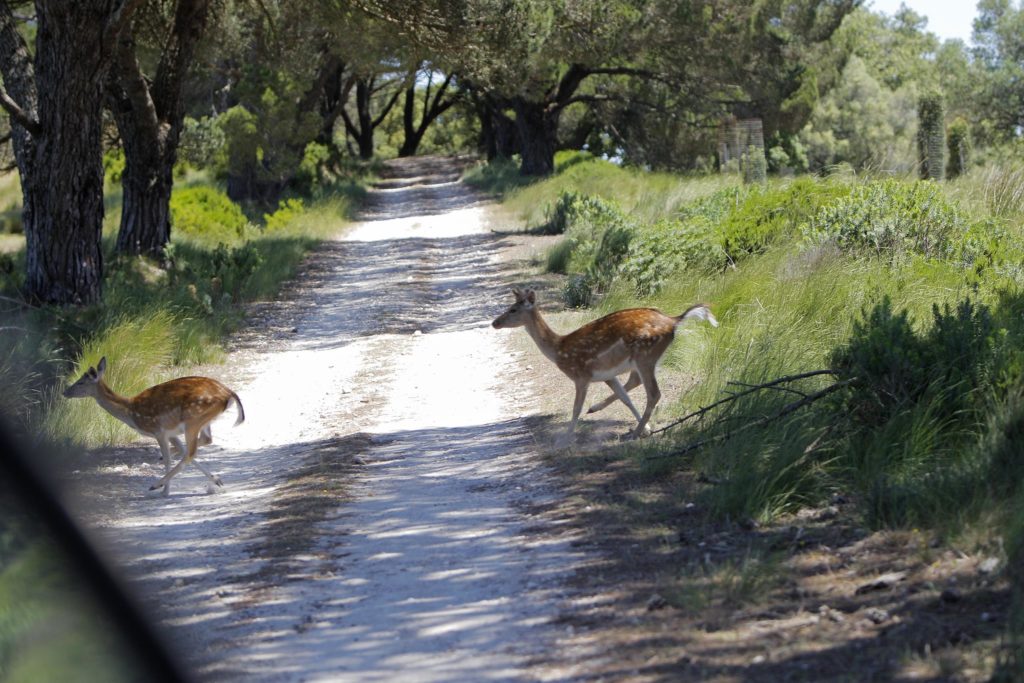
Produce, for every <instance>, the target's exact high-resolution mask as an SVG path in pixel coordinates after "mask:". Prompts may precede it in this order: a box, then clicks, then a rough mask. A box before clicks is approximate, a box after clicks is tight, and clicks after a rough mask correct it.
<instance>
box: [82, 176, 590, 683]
mask: <svg viewBox="0 0 1024 683" xmlns="http://www.w3.org/2000/svg"><path fill="white" fill-rule="evenodd" d="M438 169H440V171H441V173H440V174H438V173H437V171H438ZM428 171H429V172H431V173H433V175H430V176H421V175H420V174H424V173H427V172H428ZM394 174H395V177H394V178H393V179H392V180H390V181H389V182H387V183H385V184H384V185H383V186H382V187H381V188H379V189H378V190H376V191H375V192H374V193H373V196H372V198H371V203H370V207H369V208H368V210H367V214H366V216H365V220H364V221H363V222H361V223H359V224H357V225H355V226H354V227H353V228H352V229H351V230H349V231H347V232H346V233H345V234H344V235H343V236H342V237H340V238H339V239H338V240H337V241H334V242H331V243H329V244H328V245H327V246H326V247H325V248H324V249H322V250H321V251H320V252H318V254H317V255H316V256H315V257H314V259H313V261H312V262H311V263H310V264H309V267H308V268H307V269H306V271H305V273H304V275H303V276H302V277H301V278H300V279H299V280H298V281H297V282H296V283H295V284H294V285H292V286H291V288H290V290H289V291H288V292H287V293H286V296H284V297H283V301H282V302H281V303H274V304H267V305H265V306H263V307H262V308H257V309H254V311H253V316H252V321H253V322H252V325H251V326H250V328H249V329H248V330H247V331H246V332H245V333H244V334H243V335H241V336H240V337H239V339H238V340H236V342H235V343H234V350H233V351H232V353H231V354H230V358H229V360H228V362H227V364H226V365H225V366H223V367H222V366H216V367H213V368H208V369H207V370H208V371H209V372H208V374H212V375H215V376H218V377H220V378H222V379H224V380H225V381H227V382H228V383H229V384H230V385H231V386H232V387H233V388H234V389H235V390H236V391H237V392H238V394H239V395H240V396H241V397H242V401H243V403H244V405H245V411H246V417H247V419H246V421H245V423H244V424H243V425H241V426H239V427H235V428H232V427H230V424H231V423H232V422H233V421H234V415H233V414H227V415H225V416H223V417H222V418H221V419H220V420H219V421H218V422H217V423H215V425H214V437H215V444H214V446H211V447H207V448H206V449H204V451H203V454H204V455H203V458H202V460H203V461H205V463H206V464H207V466H208V467H209V468H210V469H212V470H213V471H214V472H216V473H218V474H220V475H221V476H222V477H223V479H224V482H225V488H224V490H223V491H222V492H218V493H213V494H210V493H208V492H207V490H206V486H207V484H206V480H205V479H204V477H203V476H202V475H201V474H200V473H199V472H198V471H197V470H196V469H195V468H189V469H187V470H185V472H184V473H183V474H181V475H179V476H178V477H177V478H176V479H175V480H174V481H173V483H172V486H171V496H170V497H169V498H161V497H158V496H157V497H154V496H153V495H152V494H148V493H146V489H147V488H148V486H149V485H150V484H151V483H152V482H153V481H155V480H156V479H157V478H158V476H159V474H160V472H161V468H160V466H159V464H158V462H157V455H158V453H157V449H156V448H155V446H154V445H153V444H150V443H140V444H139V445H137V446H132V447H129V448H122V449H116V450H113V451H108V452H105V453H101V454H96V455H95V456H94V457H95V460H96V462H97V463H98V465H97V466H96V467H95V468H90V469H89V470H88V471H86V472H84V473H83V474H82V475H81V476H80V477H79V481H78V483H79V484H80V488H81V490H82V492H83V494H84V495H83V500H86V501H88V503H87V504H86V503H83V504H86V505H87V508H88V510H89V512H88V519H89V522H90V524H91V525H92V526H93V527H94V528H95V529H96V530H97V532H98V535H99V536H100V537H101V538H102V539H103V541H104V542H105V543H106V544H107V545H108V546H109V547H110V549H111V551H112V552H114V553H115V554H116V555H117V556H118V557H119V558H120V561H121V562H122V563H123V565H124V566H125V568H126V572H127V574H128V575H129V576H130V578H131V580H132V582H133V583H134V584H135V585H136V586H137V587H138V588H139V589H140V591H141V592H142V594H143V595H144V597H145V601H146V604H147V606H148V607H149V608H151V609H152V613H153V614H154V615H155V616H156V617H157V618H158V619H159V620H160V621H161V622H162V623H164V624H166V625H167V626H168V627H169V629H170V631H171V633H172V636H173V640H174V641H175V642H176V643H178V644H179V645H180V646H181V647H182V649H183V652H184V653H185V655H186V656H187V657H188V658H190V659H191V660H192V661H193V662H194V665H195V667H196V668H197V669H198V671H199V672H200V675H201V676H202V677H203V678H204V679H207V680H247V681H249V680H273V681H314V680H331V681H344V680H352V681H396V680H416V681H512V680H536V679H559V680H565V679H567V678H572V677H573V671H574V663H573V662H572V658H571V656H569V655H568V654H566V653H562V652H559V651H558V650H557V649H556V648H555V647H554V641H555V638H556V637H557V636H558V634H559V633H560V630H559V627H557V626H556V625H554V624H553V622H554V621H556V620H557V617H558V614H559V610H560V606H561V605H562V604H563V603H564V602H565V600H566V598H567V595H566V589H565V585H566V581H567V579H568V577H569V576H570V575H571V574H572V572H573V570H574V567H576V566H577V565H578V564H579V563H581V562H583V561H585V558H584V557H582V556H581V555H580V551H579V550H577V549H576V548H575V547H574V546H573V544H572V537H571V533H570V532H568V531H560V530H559V529H558V528H557V525H556V524H555V523H553V522H551V521H549V520H547V519H545V517H544V516H543V515H539V514H535V511H537V510H538V509H540V508H542V507H544V506H545V505H546V504H547V503H549V502H550V501H551V500H552V499H553V497H555V496H557V492H556V491H555V490H554V489H553V487H552V486H551V484H549V483H548V482H549V481H550V480H549V477H548V476H547V473H546V471H545V470H544V469H543V467H542V466H541V465H540V464H539V461H538V458H537V457H536V454H535V453H534V445H533V442H532V438H531V436H530V432H529V430H528V429H527V427H526V424H525V422H524V416H526V415H528V414H529V413H530V405H531V400H532V398H531V394H530V391H531V389H530V386H529V384H528V383H524V382H523V381H521V380H519V379H517V378H514V377H513V376H512V371H513V359H512V358H511V357H510V351H509V349H508V348H506V344H507V343H508V339H509V338H508V336H507V335H503V334H500V333H497V332H495V331H494V330H492V329H491V328H490V327H489V322H490V320H491V318H492V317H493V316H494V315H495V313H496V312H499V311H500V310H501V308H502V306H503V304H504V302H505V299H506V298H507V296H508V294H507V292H508V286H509V284H510V282H511V280H509V277H510V275H511V273H509V272H508V266H507V265H505V264H504V263H503V259H502V258H501V254H502V251H503V249H506V248H507V247H508V246H509V245H508V243H507V241H506V240H505V238H502V237H500V236H497V235H495V234H494V233H492V232H490V231H489V230H488V226H487V216H488V211H489V210H490V209H489V207H488V206H487V205H485V204H482V203H480V201H479V200H478V198H477V197H476V196H475V195H473V194H472V193H470V192H469V191H468V190H467V189H466V188H464V187H463V186H461V185H460V184H458V183H457V182H455V178H456V177H457V169H455V168H454V167H452V166H438V165H437V163H436V161H435V162H432V163H425V162H411V163H408V162H407V163H405V164H404V165H400V166H396V167H394ZM563 628H564V627H563Z"/></svg>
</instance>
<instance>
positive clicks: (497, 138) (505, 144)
mask: <svg viewBox="0 0 1024 683" xmlns="http://www.w3.org/2000/svg"><path fill="white" fill-rule="evenodd" d="M491 121H492V122H493V125H494V153H495V156H499V157H504V158H505V159H511V158H512V155H513V154H519V150H520V148H521V146H520V141H519V130H518V127H517V126H516V122H515V121H513V120H512V119H511V118H509V117H508V116H505V113H504V112H502V111H498V110H495V111H494V112H492V115H491ZM488 158H489V159H493V158H494V157H488Z"/></svg>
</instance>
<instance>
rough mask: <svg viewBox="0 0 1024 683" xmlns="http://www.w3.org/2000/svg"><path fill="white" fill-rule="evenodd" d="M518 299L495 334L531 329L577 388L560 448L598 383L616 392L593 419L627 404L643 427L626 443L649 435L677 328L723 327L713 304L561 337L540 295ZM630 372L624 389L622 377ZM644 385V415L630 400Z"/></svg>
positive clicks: (612, 318)
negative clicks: (686, 324) (660, 370)
mask: <svg viewBox="0 0 1024 683" xmlns="http://www.w3.org/2000/svg"><path fill="white" fill-rule="evenodd" d="M512 294H513V296H514V297H515V303H513V304H512V305H511V306H510V307H509V309H508V310H507V311H505V312H504V313H502V314H501V315H500V316H498V317H497V318H495V320H494V322H492V323H491V326H492V327H494V328H495V329H503V328H512V327H525V328H526V331H527V332H528V333H529V335H530V337H532V338H533V341H534V342H535V343H536V344H537V347H538V348H539V349H540V351H541V353H543V354H544V355H545V356H546V357H547V358H548V359H549V360H551V361H553V362H554V363H555V365H557V366H558V369H559V370H561V371H562V372H563V373H565V374H566V375H567V376H568V377H569V379H571V380H572V381H573V384H575V386H576V398H575V400H574V401H573V406H572V421H571V422H570V423H569V428H568V431H567V432H566V433H565V434H564V436H563V437H561V438H559V440H558V445H560V446H562V445H568V444H569V443H571V442H572V440H573V435H574V434H575V432H576V423H577V422H578V421H579V418H580V412H581V411H582V409H583V403H584V401H586V398H587V389H588V388H589V386H590V385H591V384H592V383H595V382H604V383H605V384H607V385H608V387H609V388H610V389H611V390H612V393H611V395H610V396H608V397H607V398H605V399H604V400H602V401H600V402H598V403H595V404H594V405H592V406H591V407H590V410H588V411H587V412H588V414H590V413H596V412H598V411H600V410H604V409H605V408H607V407H608V406H610V405H611V404H612V403H614V402H615V401H617V400H618V401H622V402H623V403H624V404H625V405H626V407H627V408H629V410H630V412H632V413H633V416H634V417H636V419H637V426H636V428H635V429H633V430H632V431H630V432H628V433H627V434H625V435H624V437H623V438H626V439H631V438H638V437H640V436H642V435H644V434H645V433H646V431H645V430H647V429H648V423H649V422H650V419H651V414H652V413H653V412H654V407H655V406H656V405H658V401H659V400H661V391H660V390H659V389H658V380H657V378H656V377H655V370H656V369H657V365H658V361H659V360H660V359H661V357H662V355H663V354H664V353H665V350H666V349H668V346H669V344H671V343H672V340H673V339H674V338H675V332H676V327H678V326H679V325H680V324H681V323H682V322H683V321H685V320H689V319H693V318H696V319H700V320H705V321H707V322H708V323H710V324H711V326H712V327H718V320H717V319H716V318H715V316H714V315H713V314H712V313H711V309H710V308H709V307H708V305H707V304H696V305H694V306H691V307H690V308H688V309H686V310H685V311H684V312H683V313H682V314H680V315H678V316H675V317H672V316H670V315H665V314H664V313H662V312H661V311H659V310H657V309H655V308H628V309H624V310H620V311H616V312H614V313H610V314H608V315H606V316H604V317H603V318H599V319H597V320H594V321H593V322H589V323H587V324H586V325H584V326H583V327H580V328H579V329H577V330H575V331H574V332H570V333H569V334H566V335H561V334H558V333H556V332H555V331H554V330H552V329H551V328H550V327H549V326H548V324H547V322H545V320H544V318H543V316H541V314H540V310H539V309H538V308H537V305H536V304H537V295H536V293H535V292H534V291H533V290H532V289H527V290H521V289H519V288H513V289H512ZM626 372H629V377H628V379H627V380H626V383H625V385H623V384H622V383H621V382H620V381H619V379H618V377H619V375H622V374H625V373H626ZM640 384H643V385H644V389H645V390H646V392H647V405H646V406H645V408H644V412H643V414H642V415H641V414H640V411H638V410H637V409H636V406H634V405H633V402H632V401H631V400H630V398H629V391H630V390H631V389H634V388H636V387H638V386H639V385H640Z"/></svg>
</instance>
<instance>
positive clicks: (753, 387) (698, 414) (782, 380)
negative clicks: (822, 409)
mask: <svg viewBox="0 0 1024 683" xmlns="http://www.w3.org/2000/svg"><path fill="white" fill-rule="evenodd" d="M835 374H836V371H835V370H811V371H809V372H802V373H800V374H798V375H786V376H785V377H779V378H778V379H773V380H772V381H770V382H765V383H764V384H750V385H743V384H742V383H741V382H730V384H739V385H741V386H749V387H750V388H749V389H747V390H745V391H740V392H738V393H735V394H730V395H729V396H727V397H726V398H723V399H721V400H720V401H715V402H714V403H712V404H711V405H707V406H704V407H702V408H700V409H699V410H695V411H694V412H692V413H690V414H689V415H684V416H683V417H681V418H679V419H678V420H676V421H675V422H672V423H670V424H667V425H665V426H664V427H662V428H661V429H656V430H654V431H653V432H651V435H652V436H653V435H654V434H660V433H661V432H664V431H668V430H669V429H672V428H673V427H678V426H679V425H681V424H683V423H684V422H688V421H690V420H692V419H694V418H702V417H704V416H705V415H707V414H708V413H709V412H711V410H713V409H714V408H717V407H718V406H721V405H725V404H726V403H731V402H733V401H735V400H737V399H740V398H743V397H744V396H749V395H750V394H753V393H755V392H758V391H761V390H762V389H772V388H774V387H777V386H778V385H780V384H786V383H788V382H796V381H797V380H801V379H807V378H808V377H818V376H820V375H833V376H834V375H835ZM797 393H800V392H797ZM801 395H803V396H806V394H801Z"/></svg>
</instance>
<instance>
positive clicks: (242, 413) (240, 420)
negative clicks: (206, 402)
mask: <svg viewBox="0 0 1024 683" xmlns="http://www.w3.org/2000/svg"><path fill="white" fill-rule="evenodd" d="M228 391H229V392H230V393H231V398H230V399H228V403H231V401H234V402H235V405H236V406H238V419H236V420H235V425H236V426H237V425H240V424H242V423H243V422H245V410H244V409H243V408H242V401H241V399H239V398H238V394H236V393H235V392H233V391H231V390H230V389H228Z"/></svg>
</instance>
